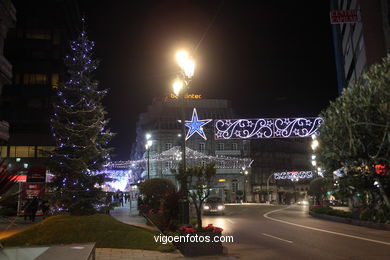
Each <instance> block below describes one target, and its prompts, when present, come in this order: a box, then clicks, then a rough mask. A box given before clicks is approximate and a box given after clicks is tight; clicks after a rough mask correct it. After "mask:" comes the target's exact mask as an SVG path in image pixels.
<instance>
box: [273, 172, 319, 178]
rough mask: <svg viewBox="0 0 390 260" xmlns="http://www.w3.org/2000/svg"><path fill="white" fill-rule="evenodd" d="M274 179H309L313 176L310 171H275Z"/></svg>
mask: <svg viewBox="0 0 390 260" xmlns="http://www.w3.org/2000/svg"><path fill="white" fill-rule="evenodd" d="M274 178H275V180H285V179H290V180H293V179H309V178H313V172H312V171H295V172H275V173H274Z"/></svg>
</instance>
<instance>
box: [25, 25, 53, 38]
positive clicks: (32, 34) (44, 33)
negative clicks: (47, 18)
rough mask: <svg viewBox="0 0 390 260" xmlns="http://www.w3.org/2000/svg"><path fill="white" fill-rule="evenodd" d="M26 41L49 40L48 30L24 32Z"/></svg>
mask: <svg viewBox="0 0 390 260" xmlns="http://www.w3.org/2000/svg"><path fill="white" fill-rule="evenodd" d="M26 39H36V40H50V39H51V35H50V30H48V29H43V28H41V29H33V30H30V31H29V32H26Z"/></svg>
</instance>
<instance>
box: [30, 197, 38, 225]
mask: <svg viewBox="0 0 390 260" xmlns="http://www.w3.org/2000/svg"><path fill="white" fill-rule="evenodd" d="M38 205H39V201H38V198H37V197H34V198H33V199H32V201H31V203H30V206H29V210H30V220H31V221H32V222H35V214H36V213H37V211H38Z"/></svg>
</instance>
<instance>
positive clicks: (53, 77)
mask: <svg viewBox="0 0 390 260" xmlns="http://www.w3.org/2000/svg"><path fill="white" fill-rule="evenodd" d="M59 80H60V76H59V75H58V73H55V74H52V75H51V87H52V88H58V82H59Z"/></svg>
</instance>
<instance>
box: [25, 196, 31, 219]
mask: <svg viewBox="0 0 390 260" xmlns="http://www.w3.org/2000/svg"><path fill="white" fill-rule="evenodd" d="M30 203H31V201H30V200H27V201H26V202H25V203H24V205H23V215H24V221H26V220H27V217H29V216H30V214H31V213H30Z"/></svg>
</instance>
